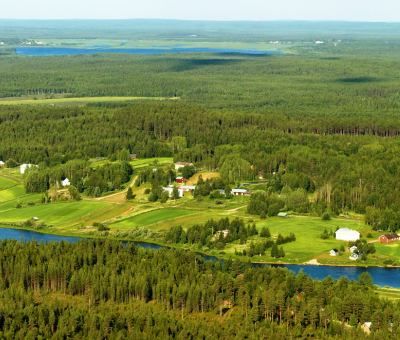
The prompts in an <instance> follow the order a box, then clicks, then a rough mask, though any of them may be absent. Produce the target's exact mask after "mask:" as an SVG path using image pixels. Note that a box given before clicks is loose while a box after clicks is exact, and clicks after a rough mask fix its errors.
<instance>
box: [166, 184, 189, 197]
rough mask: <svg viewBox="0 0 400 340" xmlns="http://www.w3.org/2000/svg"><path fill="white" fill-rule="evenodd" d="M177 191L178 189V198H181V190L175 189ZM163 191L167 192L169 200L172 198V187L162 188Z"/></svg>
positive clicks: (182, 192)
mask: <svg viewBox="0 0 400 340" xmlns="http://www.w3.org/2000/svg"><path fill="white" fill-rule="evenodd" d="M177 189H178V195H179V198H182V197H183V195H184V191H183V190H182V188H177ZM163 190H164V191H166V192H168V195H169V197H170V198H172V197H173V196H174V187H173V186H172V185H170V186H168V187H163Z"/></svg>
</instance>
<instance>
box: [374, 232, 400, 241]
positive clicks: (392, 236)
mask: <svg viewBox="0 0 400 340" xmlns="http://www.w3.org/2000/svg"><path fill="white" fill-rule="evenodd" d="M398 240H400V237H399V235H397V234H385V235H381V236H379V242H380V243H392V242H396V241H398Z"/></svg>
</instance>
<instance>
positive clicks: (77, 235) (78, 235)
mask: <svg viewBox="0 0 400 340" xmlns="http://www.w3.org/2000/svg"><path fill="white" fill-rule="evenodd" d="M0 229H15V230H23V231H30V232H35V233H38V234H44V235H53V236H60V237H75V238H80V239H101V240H106V239H108V240H115V241H123V242H133V243H145V244H149V245H154V246H159V247H160V248H168V249H182V250H186V251H192V252H194V253H196V254H199V255H202V256H206V257H210V258H215V259H220V260H231V259H232V257H231V256H227V255H222V256H221V255H215V254H210V253H206V252H203V251H200V250H194V249H190V248H185V247H179V246H177V245H174V244H166V243H163V242H157V241H154V240H146V239H136V240H131V239H124V238H117V237H107V236H101V235H97V236H94V235H85V234H82V233H63V232H52V231H49V230H40V229H34V228H26V227H21V226H19V225H16V224H12V223H10V224H7V223H2V224H0ZM235 259H236V260H238V261H239V262H242V263H249V261H246V260H245V259H243V260H242V259H237V258H235ZM310 261H313V260H310ZM310 261H308V262H303V263H293V262H285V261H278V262H271V261H250V263H251V264H253V265H270V266H308V267H338V268H341V267H342V268H364V269H366V268H381V269H399V268H400V265H399V266H393V265H386V266H385V265H365V264H364V265H363V264H360V265H356V264H354V265H352V264H324V263H319V262H315V263H314V262H313V263H310Z"/></svg>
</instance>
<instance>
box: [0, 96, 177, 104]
mask: <svg viewBox="0 0 400 340" xmlns="http://www.w3.org/2000/svg"><path fill="white" fill-rule="evenodd" d="M177 99H179V98H177V97H175V98H172V97H171V98H167V97H106V96H105V97H78V98H73V97H71V98H69V97H61V98H8V99H0V105H11V106H13V105H60V104H64V105H65V104H91V103H117V102H131V101H140V100H156V101H162V100H177Z"/></svg>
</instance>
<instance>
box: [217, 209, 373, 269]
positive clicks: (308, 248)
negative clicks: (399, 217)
mask: <svg viewBox="0 0 400 340" xmlns="http://www.w3.org/2000/svg"><path fill="white" fill-rule="evenodd" d="M264 226H267V227H268V228H269V230H270V232H271V234H272V237H273V238H275V237H277V236H278V234H282V235H283V236H287V235H289V234H290V233H294V234H295V235H296V241H295V242H292V243H288V244H284V245H283V248H284V250H285V253H286V256H285V258H284V261H285V262H293V263H303V262H307V261H310V260H312V259H317V260H318V261H319V262H320V263H330V262H331V261H332V262H336V263H337V262H341V263H351V262H350V261H349V260H348V256H349V255H348V254H344V255H342V256H339V257H336V258H334V260H332V258H331V257H330V256H329V254H328V253H329V251H330V250H331V249H333V248H336V249H339V248H340V246H341V245H345V246H347V242H342V241H337V240H335V239H333V238H330V239H327V240H323V239H321V237H320V236H321V234H322V232H323V231H324V229H327V230H328V231H331V230H332V231H335V230H336V228H337V227H339V228H340V227H348V228H351V229H355V230H358V231H360V232H361V233H362V234H364V235H365V234H366V232H367V231H368V232H369V228H368V227H367V226H365V225H364V223H362V222H360V221H356V220H346V219H332V220H330V221H322V220H321V218H317V217H309V216H291V217H288V218H279V217H273V218H269V219H267V220H266V221H265V222H263V221H260V222H258V223H257V227H258V229H259V230H261V228H262V227H264ZM257 239H258V238H257V237H256V238H255V239H254V241H255V242H256V241H257ZM246 246H248V244H247V245H246ZM246 246H242V245H239V244H232V245H230V246H229V247H228V248H227V249H226V250H225V252H226V253H234V251H235V249H237V250H241V249H243V248H245V247H246ZM254 260H255V261H257V260H260V261H268V262H269V261H275V260H274V259H273V258H272V257H271V256H269V251H267V252H266V255H265V256H261V257H255V258H254ZM353 264H354V263H353Z"/></svg>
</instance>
